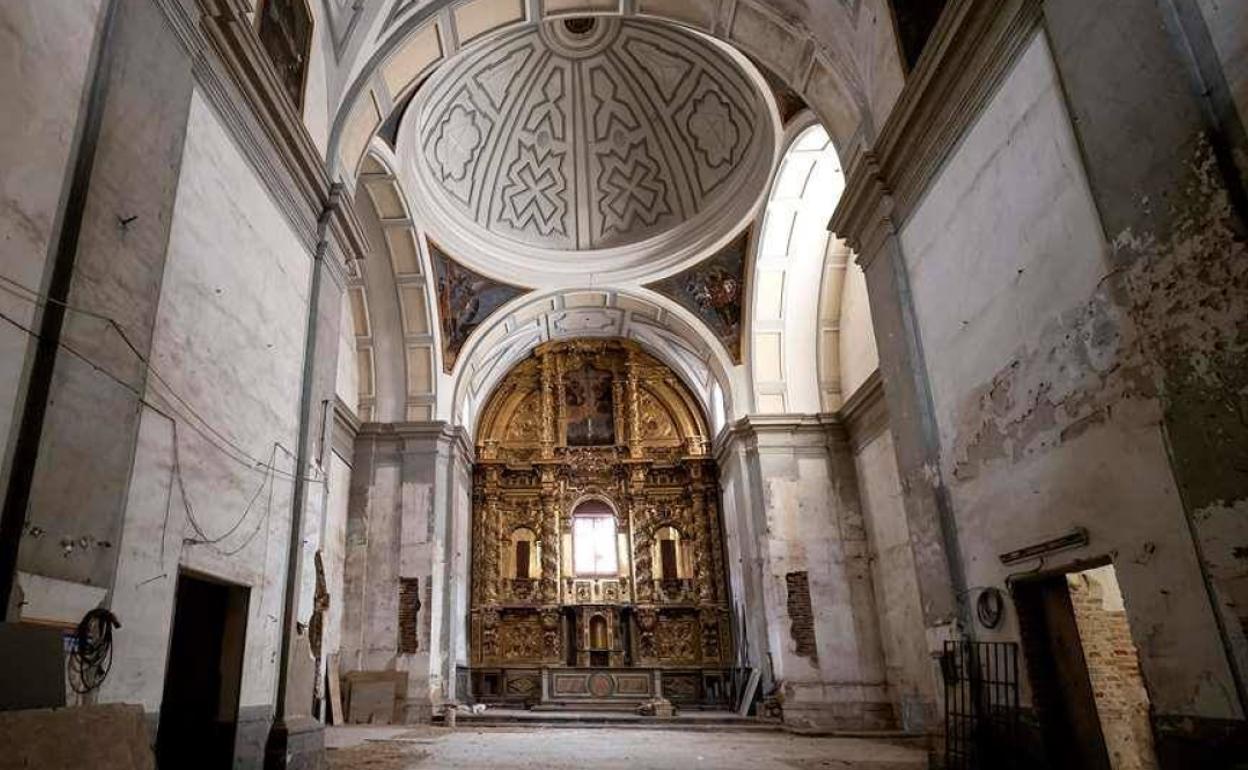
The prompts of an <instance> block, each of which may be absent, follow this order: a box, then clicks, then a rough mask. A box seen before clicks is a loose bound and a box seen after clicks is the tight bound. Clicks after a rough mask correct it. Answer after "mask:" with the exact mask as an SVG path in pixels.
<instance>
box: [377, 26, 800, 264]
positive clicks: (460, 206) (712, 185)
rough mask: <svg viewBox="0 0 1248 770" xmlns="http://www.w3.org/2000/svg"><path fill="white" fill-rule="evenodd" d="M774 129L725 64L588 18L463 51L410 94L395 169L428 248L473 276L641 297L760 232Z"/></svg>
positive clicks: (693, 45)
mask: <svg viewBox="0 0 1248 770" xmlns="http://www.w3.org/2000/svg"><path fill="white" fill-rule="evenodd" d="M778 121H779V118H778V115H777V112H776V107H775V104H774V100H773V98H772V96H771V95H770V93H769V91H768V89H767V88H766V85H765V83H764V82H763V80H762V78H761V76H760V75H759V73H758V72H757V70H755V69H754V68H753V66H752V65H750V64H749V62H748V61H747V60H746V59H745V58H744V57H742V56H741V55H740V54H738V53H736V52H735V51H733V50H731V49H730V48H728V47H726V46H724V45H722V44H720V43H717V42H715V41H714V40H711V39H710V38H707V37H705V36H702V35H700V34H697V33H693V32H690V31H687V30H680V29H677V28H674V27H669V26H665V25H662V24H657V23H653V22H647V21H643V20H637V19H620V18H614V17H589V18H583V19H571V20H566V21H564V20H559V21H553V22H546V23H543V24H540V25H529V26H525V27H522V28H520V29H517V30H512V31H509V32H506V33H503V34H500V35H496V36H493V37H490V38H488V39H486V40H485V41H484V42H481V43H478V44H475V45H472V46H469V47H468V48H466V49H465V50H463V51H461V52H460V54H458V55H457V56H456V57H455V58H453V59H451V60H450V61H448V62H447V63H446V64H444V65H443V66H442V67H440V68H439V69H438V71H437V72H435V73H434V74H433V75H432V77H431V79H430V81H429V82H428V83H426V84H425V85H423V86H422V87H421V89H420V91H419V92H417V94H416V97H415V100H414V102H413V105H412V107H411V109H410V110H409V112H408V116H407V117H406V118H405V122H404V125H403V127H402V129H401V132H400V144H399V155H400V157H401V158H402V159H403V161H402V162H403V172H404V174H405V175H406V176H407V177H408V180H407V181H408V182H409V184H408V185H407V187H408V189H409V190H411V192H412V197H413V202H414V204H415V205H416V207H417V208H418V209H420V210H422V212H423V213H424V214H425V215H426V216H425V217H424V220H425V221H427V222H429V223H430V225H429V230H430V232H431V235H432V236H433V237H434V239H435V240H437V241H438V242H439V243H440V244H442V245H443V246H444V247H445V248H446V249H447V250H448V251H449V252H450V253H452V254H454V255H455V256H456V258H458V259H461V260H463V261H464V262H466V263H467V264H469V265H471V266H472V267H474V268H476V269H479V270H481V271H483V272H485V273H487V274H492V275H493V276H495V277H498V278H500V279H503V280H511V281H514V282H520V283H525V284H528V285H539V284H540V285H546V286H551V285H573V284H582V285H583V284H585V283H586V281H587V280H590V279H591V276H592V280H595V281H597V280H604V281H605V280H615V281H619V280H624V281H629V280H637V281H641V280H649V279H653V278H655V277H659V276H660V275H664V274H670V273H672V272H673V271H675V270H678V269H680V268H681V267H684V266H687V265H688V264H690V263H692V262H694V261H696V260H697V259H698V258H699V257H700V256H704V255H705V254H706V253H708V252H709V250H710V249H712V248H714V247H715V246H718V245H720V244H722V243H723V242H724V241H726V240H727V239H728V238H730V237H731V236H732V235H733V234H734V233H735V232H737V231H739V230H740V229H741V227H742V226H743V225H744V224H745V223H746V222H747V221H748V220H749V218H750V217H751V215H752V213H753V212H754V211H755V210H756V208H757V206H758V205H759V204H760V202H761V199H762V197H763V193H764V191H765V188H766V186H767V183H768V179H769V175H770V171H771V168H772V164H773V162H774V160H775V156H776V145H777V135H778V133H779V131H778Z"/></svg>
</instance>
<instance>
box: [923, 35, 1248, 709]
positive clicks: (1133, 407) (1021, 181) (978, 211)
mask: <svg viewBox="0 0 1248 770" xmlns="http://www.w3.org/2000/svg"><path fill="white" fill-rule="evenodd" d="M902 246H903V251H904V253H905V257H906V264H907V267H908V269H909V271H910V286H911V288H912V291H913V298H914V308H915V314H916V317H917V323H918V327H919V333H920V336H921V339H922V344H923V349H924V356H925V359H926V363H927V367H928V376H929V381H930V387H931V396H932V401H933V405H934V409H935V418H936V423H937V426H938V429H939V436H940V445H941V453H942V454H941V466H942V473H943V478H944V480H945V482H946V484H947V485H948V487H949V494H950V498H951V501H952V506H953V509H954V514H955V517H956V519H957V528H958V538H957V540H958V545H959V549H960V555H959V556H960V559H961V561H962V562H963V564H964V565H965V571H966V581H967V585H969V586H985V585H997V586H1003V584H1004V582H1005V578H1006V575H1007V574H1008V573H1010V572H1012V571H1015V570H1027V569H1035V568H1036V563H1035V562H1034V561H1033V562H1028V563H1026V564H1022V565H1015V566H1014V567H1003V566H1002V565H1001V564H1000V562H999V560H998V554H1001V553H1004V552H1006V551H1009V550H1013V549H1016V548H1019V547H1022V546H1026V545H1030V544H1033V543H1036V542H1040V541H1043V540H1046V539H1048V538H1050V537H1053V536H1055V535H1059V534H1063V533H1065V532H1066V531H1068V530H1069V529H1070V528H1071V527H1074V526H1076V525H1078V526H1083V527H1086V528H1087V529H1088V531H1089V534H1090V545H1089V546H1088V547H1086V548H1083V549H1080V550H1078V551H1075V552H1073V553H1069V554H1059V555H1055V556H1054V557H1053V558H1050V559H1048V560H1046V561H1045V562H1044V565H1043V566H1044V567H1045V568H1047V569H1053V568H1056V567H1059V566H1061V565H1062V564H1063V563H1070V562H1072V561H1073V560H1075V559H1087V558H1093V557H1096V556H1102V555H1108V556H1111V557H1112V558H1114V559H1115V565H1116V567H1117V568H1118V570H1119V577H1120V578H1121V583H1122V588H1123V594H1124V598H1125V601H1126V605H1127V609H1128V612H1129V614H1130V616H1131V619H1132V629H1133V631H1134V632H1135V633H1137V634H1138V635H1139V638H1137V639H1136V642H1137V644H1138V645H1139V646H1140V649H1141V651H1142V664H1143V669H1144V674H1145V678H1146V679H1148V680H1150V681H1152V682H1153V683H1154V684H1155V685H1157V686H1158V697H1157V699H1156V700H1155V701H1154V704H1155V705H1156V706H1157V707H1158V709H1159V711H1160V712H1161V713H1178V714H1200V715H1207V716H1219V717H1229V716H1231V715H1233V714H1236V713H1238V709H1237V707H1236V706H1235V705H1234V698H1235V696H1234V688H1233V687H1232V684H1231V681H1230V679H1229V673H1228V671H1227V669H1226V664H1225V658H1224V656H1223V654H1222V651H1221V649H1220V645H1219V642H1218V634H1217V629H1216V628H1215V626H1214V623H1213V618H1212V615H1211V612H1210V609H1209V605H1208V604H1207V603H1205V602H1203V601H1200V600H1198V599H1195V598H1196V597H1201V596H1203V594H1204V589H1203V586H1202V584H1201V579H1200V573H1199V571H1198V568H1197V563H1196V560H1195V555H1194V551H1193V548H1192V544H1191V540H1190V535H1189V533H1188V531H1187V528H1186V526H1185V523H1184V513H1183V510H1182V507H1181V505H1180V500H1179V496H1178V493H1177V490H1176V488H1175V484H1174V480H1173V478H1172V474H1171V470H1170V464H1169V461H1168V459H1167V454H1166V447H1165V443H1164V439H1163V435H1162V431H1161V428H1160V420H1161V415H1160V409H1159V407H1158V405H1157V403H1156V402H1155V401H1153V400H1150V399H1149V398H1148V397H1146V396H1145V395H1141V394H1140V393H1137V394H1134V395H1126V396H1123V397H1121V398H1119V399H1117V400H1115V401H1113V402H1112V408H1110V409H1103V410H1101V411H1099V412H1096V413H1093V414H1092V415H1091V416H1090V417H1089V418H1088V419H1086V420H1080V421H1079V422H1076V423H1073V424H1065V425H1062V426H1061V427H1056V426H1058V425H1059V424H1060V423H1059V421H1066V420H1067V415H1072V414H1076V415H1077V414H1082V412H1081V411H1080V410H1081V409H1083V404H1085V403H1087V401H1088V399H1090V398H1096V397H1098V393H1099V386H1097V385H1096V383H1098V382H1100V381H1101V380H1100V378H1101V377H1102V376H1103V373H1104V372H1107V371H1112V368H1113V367H1114V366H1115V365H1116V362H1118V361H1121V360H1124V357H1126V356H1128V355H1129V352H1130V351H1129V350H1126V349H1125V346H1126V345H1127V344H1128V342H1125V341H1124V340H1129V339H1130V332H1131V328H1130V326H1129V321H1128V320H1127V319H1126V318H1125V317H1124V316H1123V314H1122V311H1121V310H1120V309H1119V308H1118V307H1117V305H1115V304H1114V303H1113V302H1112V301H1109V300H1106V299H1105V298H1104V297H1101V296H1098V294H1097V290H1098V287H1099V286H1100V285H1101V280H1102V278H1103V277H1105V276H1106V274H1107V273H1108V272H1109V266H1108V265H1107V263H1106V259H1105V244H1104V242H1103V240H1102V235H1101V229H1100V226H1099V221H1098V218H1097V212H1096V209H1095V207H1094V205H1093V201H1092V198H1091V195H1090V193H1089V189H1088V183H1087V180H1086V178H1085V174H1084V171H1083V168H1082V164H1081V161H1080V155H1079V152H1078V148H1077V146H1076V143H1075V140H1074V137H1073V132H1072V130H1071V125H1070V120H1069V117H1068V115H1067V112H1066V110H1065V107H1064V101H1063V98H1062V92H1061V88H1060V84H1059V82H1058V80H1057V77H1056V74H1055V71H1054V66H1053V63H1052V59H1051V56H1050V53H1049V50H1048V47H1047V44H1046V42H1045V39H1044V37H1043V36H1042V35H1040V34H1037V36H1036V37H1035V38H1034V39H1033V41H1032V42H1031V44H1030V45H1029V47H1028V49H1027V50H1026V52H1025V53H1024V54H1023V55H1022V57H1021V58H1020V59H1019V60H1018V61H1017V62H1016V64H1015V65H1014V68H1013V71H1012V72H1011V73H1010V74H1009V75H1008V77H1007V78H1006V79H1005V81H1004V82H1003V83H1002V85H1001V86H1000V88H999V90H998V92H997V93H996V94H995V95H994V97H993V99H992V101H991V102H990V103H989V104H988V106H987V107H986V109H985V110H984V112H983V114H982V115H981V116H980V118H979V119H978V121H977V123H976V124H975V125H974V127H973V128H972V129H971V131H970V132H969V134H968V135H967V136H966V138H965V139H964V140H963V141H962V143H961V144H960V145H959V148H958V150H957V151H956V152H955V153H954V155H953V156H952V157H951V158H950V159H949V160H948V161H947V163H946V165H945V167H944V169H943V170H942V171H941V173H940V176H939V178H938V179H937V180H936V182H935V184H934V185H933V186H932V187H931V188H930V189H929V191H928V192H927V195H926V197H925V198H924V199H923V201H922V202H921V204H920V205H919V207H918V208H917V210H915V212H914V213H913V215H912V216H911V217H910V219H909V220H908V221H907V222H906V224H905V226H904V229H903V231H902ZM1144 392H1145V393H1146V392H1147V391H1144ZM985 415H990V416H989V417H986V416H985ZM968 447H969V448H968ZM955 558H956V557H955ZM1171 596H1185V597H1193V599H1194V600H1192V601H1184V602H1174V601H1172V600H1171V598H1170V597H1171ZM1017 634H1018V628H1017V623H1016V620H1015V619H1014V617H1013V615H1012V614H1010V615H1008V616H1007V618H1006V622H1005V623H1004V625H1003V627H1002V628H1001V629H1000V630H998V631H997V632H985V633H984V634H983V636H984V637H985V638H1017Z"/></svg>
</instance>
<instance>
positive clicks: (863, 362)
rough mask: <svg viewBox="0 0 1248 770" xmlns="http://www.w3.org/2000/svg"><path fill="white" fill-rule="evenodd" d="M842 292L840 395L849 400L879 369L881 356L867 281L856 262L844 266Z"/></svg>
mask: <svg viewBox="0 0 1248 770" xmlns="http://www.w3.org/2000/svg"><path fill="white" fill-rule="evenodd" d="M841 292H842V293H841V321H840V345H839V351H840V365H841V372H840V373H841V393H842V394H844V397H845V398H849V397H850V396H852V395H853V394H854V392H855V391H856V390H858V388H860V387H862V383H864V382H866V381H867V378H868V377H870V376H871V373H872V372H874V371H875V370H876V369H878V368H879V367H880V352H879V350H877V349H876V346H875V330H874V329H873V328H872V327H871V307H870V305H869V304H868V303H867V279H866V277H865V276H864V275H863V272H862V268H861V267H859V266H858V264H857V263H856V262H850V264H849V265H848V266H846V268H845V282H844V286H843V288H842V290H841Z"/></svg>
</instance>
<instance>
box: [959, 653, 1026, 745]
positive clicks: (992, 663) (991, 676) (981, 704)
mask: <svg viewBox="0 0 1248 770" xmlns="http://www.w3.org/2000/svg"><path fill="white" fill-rule="evenodd" d="M940 664H941V666H940V667H941V672H942V674H943V675H944V679H945V767H946V768H948V770H1011V768H1018V767H1020V766H1021V764H1022V763H1021V762H1020V761H1019V756H1018V751H1019V738H1020V735H1019V721H1018V645H1017V644H1015V643H1013V642H945V649H944V654H943V655H942V656H941V661H940Z"/></svg>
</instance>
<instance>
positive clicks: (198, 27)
mask: <svg viewBox="0 0 1248 770" xmlns="http://www.w3.org/2000/svg"><path fill="white" fill-rule="evenodd" d="M155 2H156V5H157V6H158V7H159V8H160V9H161V11H162V12H163V13H164V14H165V17H166V19H167V21H168V23H169V26H170V28H171V29H172V30H173V32H174V34H175V36H176V37H177V38H178V40H179V41H180V42H181V43H182V46H183V48H184V50H185V51H186V54H187V56H188V57H189V58H190V60H191V68H192V72H193V74H194V77H195V82H196V84H197V85H198V86H199V88H200V91H201V92H202V93H203V94H204V96H205V97H206V98H207V99H208V101H209V103H210V104H211V105H212V107H213V109H214V110H215V111H216V112H217V114H218V115H219V116H220V117H221V119H222V122H223V124H224V125H225V127H226V130H227V131H228V132H229V133H230V136H231V138H232V139H233V140H234V141H235V142H236V144H237V145H238V147H239V149H240V150H241V151H242V153H243V155H244V157H246V158H247V161H248V163H250V164H251V166H252V168H253V169H254V170H255V172H256V175H257V176H258V177H259V178H260V179H261V181H262V182H263V184H264V185H265V186H266V188H267V189H268V190H269V193H270V194H271V195H272V197H273V200H274V202H275V203H276V204H277V206H278V208H279V209H280V210H281V211H282V214H283V215H284V216H285V217H286V219H287V221H288V222H289V223H290V225H291V228H292V230H294V232H295V233H296V235H297V236H298V237H299V239H300V240H301V241H302V242H303V244H304V246H305V247H306V248H307V250H308V254H309V256H315V254H316V249H317V245H318V240H319V239H318V227H317V225H318V220H319V218H320V217H321V215H322V213H323V212H324V211H325V210H326V208H327V207H329V206H331V204H332V200H331V199H332V197H333V196H332V193H331V187H332V185H331V181H330V177H329V174H328V172H327V171H326V168H325V163H324V161H323V159H322V158H321V156H320V153H319V152H318V151H317V149H316V145H315V144H314V143H313V141H312V137H311V136H310V135H309V134H308V131H307V128H306V127H305V126H304V124H303V118H302V116H301V115H300V114H299V112H298V111H297V110H296V109H295V107H294V105H293V104H292V103H291V101H290V98H289V97H288V96H287V95H286V93H285V91H284V89H283V88H282V86H281V83H280V82H279V80H278V78H277V74H276V72H274V70H273V65H272V63H271V62H270V61H269V59H268V57H267V56H266V55H265V53H264V49H263V48H262V47H261V44H260V39H259V37H258V36H257V34H256V31H255V28H254V27H253V25H252V23H251V20H250V18H249V16H248V10H249V9H248V7H247V5H246V4H245V3H244V2H243V0H155ZM367 243H368V242H367V240H365V236H364V233H363V230H362V229H361V227H360V224H359V221H358V220H357V219H356V217H355V213H354V211H353V210H352V208H351V201H350V199H349V197H346V196H344V197H343V198H342V199H341V200H340V201H338V202H337V204H336V205H333V211H332V214H331V219H330V222H329V227H328V228H327V230H326V247H327V251H326V255H327V256H329V257H330V258H331V260H330V261H331V262H333V263H334V264H333V268H332V269H333V271H334V272H335V273H336V274H338V275H342V274H344V273H345V274H350V273H351V272H352V271H353V269H352V268H351V267H350V263H351V262H354V261H355V260H358V259H363V258H364V257H365V255H366V254H367V252H368V245H367Z"/></svg>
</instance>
